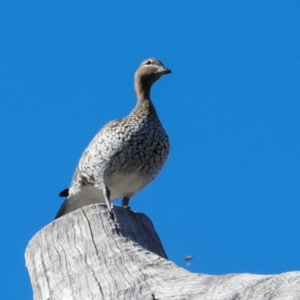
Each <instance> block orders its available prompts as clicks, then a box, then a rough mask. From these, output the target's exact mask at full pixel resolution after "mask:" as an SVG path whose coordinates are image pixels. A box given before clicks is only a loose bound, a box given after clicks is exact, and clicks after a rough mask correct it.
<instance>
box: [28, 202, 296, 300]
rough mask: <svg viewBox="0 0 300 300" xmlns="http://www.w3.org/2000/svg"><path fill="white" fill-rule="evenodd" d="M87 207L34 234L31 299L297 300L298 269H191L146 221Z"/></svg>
mask: <svg viewBox="0 0 300 300" xmlns="http://www.w3.org/2000/svg"><path fill="white" fill-rule="evenodd" d="M113 211H114V218H112V217H111V215H110V213H109V211H108V210H107V208H106V206H105V205H101V204H96V205H91V206H86V207H84V208H82V209H79V210H76V211H75V212H72V213H70V214H67V215H66V216H63V217H61V218H59V219H57V220H55V221H54V222H52V223H51V224H49V225H47V226H46V227H45V228H43V229H42V230H41V231H39V232H38V233H37V234H36V235H35V236H34V237H33V238H32V239H31V241H30V242H29V245H28V247H27V249H26V253H25V260H26V266H27V268H28V271H29V275H30V279H31V283H32V287H33V294H34V299H35V300H46V299H47V300H77V299H78V300H88V299H124V300H127V299H128V300H133V299H138V300H139V299H141V300H147V299H149V300H151V299H158V300H164V299H166V300H167V299H176V300H177V299H178V300H185V299H209V300H218V299H224V300H225V299H226V300H229V299H230V300H234V299H272V300H279V299H280V300H291V299H300V272H288V273H283V274H279V275H255V274H228V275H222V276H213V275H205V274H194V273H190V272H188V271H186V270H184V269H182V268H180V267H178V266H177V265H175V264H174V263H172V262H171V261H169V260H168V259H167V256H166V253H165V251H164V249H163V246H162V244H161V241H160V239H159V237H158V235H157V233H156V232H155V229H154V227H153V224H152V222H151V221H150V219H149V218H148V217H147V216H145V215H144V214H141V213H136V212H132V211H129V210H127V209H124V208H122V207H118V206H114V209H113Z"/></svg>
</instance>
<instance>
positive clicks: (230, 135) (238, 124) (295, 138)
mask: <svg viewBox="0 0 300 300" xmlns="http://www.w3.org/2000/svg"><path fill="white" fill-rule="evenodd" d="M183 2H184V1H181V3H179V1H177V2H175V1H173V2H171V1H156V0H153V1H143V2H141V1H131V2H126V3H125V2H123V3H122V4H116V3H108V2H103V3H100V1H89V2H88V3H87V1H72V2H71V1H65V2H64V3H62V1H51V2H50V1H48V2H46V1H39V2H38V1H4V2H3V3H2V9H1V12H0V24H1V26H0V40H1V55H0V66H1V73H0V76H1V79H0V89H1V102H0V112H1V118H0V128H1V135H0V141H1V169H2V170H1V172H0V180H1V182H2V192H3V194H2V208H1V210H0V220H1V235H0V238H1V240H0V241H1V245H2V246H1V247H0V265H1V266H2V272H1V275H0V285H1V290H0V298H1V299H7V298H8V297H9V299H31V298H32V291H31V285H30V282H29V277H28V274H27V270H26V268H25V263H24V251H25V248H26V246H27V243H28V242H29V240H30V238H31V237H32V236H33V235H34V234H35V233H36V232H37V231H39V230H40V229H42V228H43V227H44V226H45V225H47V224H49V223H50V222H51V221H52V220H53V217H54V216H55V214H56V212H57V210H58V209H59V207H60V205H61V203H62V199H61V198H59V197H58V193H59V192H60V191H61V190H62V189H64V188H66V187H68V185H69V183H70V181H71V178H72V175H73V172H74V170H75V167H76V165H77V162H78V159H79V157H80V155H81V153H82V151H83V150H84V149H85V147H86V146H87V144H88V143H89V141H90V140H91V138H92V137H93V136H94V134H95V133H96V132H97V131H98V129H99V128H100V127H101V126H103V125H104V124H105V123H107V122H108V121H110V120H112V119H115V118H120V117H123V116H126V115H127V114H128V113H129V111H130V110H131V109H132V107H133V106H134V105H135V95H134V92H133V73H134V71H135V70H136V68H137V66H138V65H139V64H140V62H141V61H142V60H144V59H145V58H148V57H157V58H159V59H160V60H162V61H163V63H164V64H165V65H166V66H167V67H169V68H170V69H171V70H172V71H173V73H172V74H171V75H168V76H165V77H163V78H162V79H161V80H160V81H159V82H157V83H156V84H155V86H154V88H153V92H152V100H153V102H154V104H155V106H156V108H157V110H158V113H159V115H160V118H161V120H162V123H163V124H164V127H165V128H166V130H167V132H168V134H169V137H170V140H171V147H172V149H171V154H170V156H169V159H168V162H167V164H166V165H165V167H164V169H163V171H162V172H161V173H160V175H159V176H158V177H157V179H156V180H155V181H154V182H153V183H152V184H151V185H149V186H148V187H147V188H145V189H144V190H143V191H141V192H140V193H139V194H138V195H136V196H135V197H134V198H133V199H132V200H131V207H132V209H133V210H135V211H139V212H143V213H145V214H146V215H148V216H149V217H150V218H151V220H152V221H153V223H154V225H155V228H156V230H157V232H158V234H159V235H160V238H161V240H162V242H163V245H164V247H165V250H166V252H167V254H168V256H169V258H170V259H171V260H172V261H174V262H175V263H177V264H178V265H180V266H183V267H186V268H188V269H189V270H190V271H192V272H198V273H208V274H214V275H217V274H226V273H239V272H247V273H260V274H274V273H280V272H286V271H293V270H300V239H299V228H300V218H299V212H300V201H299V196H300V188H299V179H300V177H299V170H300V158H299V152H300V149H299V148H300V139H299V138H300V136H299V135H300V134H299V132H300V118H299V114H300V103H299V100H300V88H299V87H300V79H299V78H300V60H299V53H300V38H299V36H300V19H299V15H300V3H299V1H272V2H270V1H238V3H237V1H225V2H224V1H189V2H188V4H183ZM250 2H251V3H250ZM188 254H190V255H193V257H194V259H193V260H192V262H191V265H190V266H186V265H185V263H184V260H183V258H184V256H185V255H188ZM8 295H9V296H8Z"/></svg>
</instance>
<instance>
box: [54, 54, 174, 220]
mask: <svg viewBox="0 0 300 300" xmlns="http://www.w3.org/2000/svg"><path fill="white" fill-rule="evenodd" d="M170 73H171V70H170V69H168V68H167V67H165V66H164V64H163V63H162V62H161V61H160V60H158V59H155V58H148V59H146V60H144V61H143V62H142V63H141V64H140V66H139V67H138V69H137V71H136V72H135V74H134V90H135V94H136V105H135V106H134V108H133V109H132V111H131V112H130V113H129V115H128V116H126V117H125V118H123V119H117V120H113V121H111V122H109V123H108V124H106V125H105V126H103V127H102V128H101V129H100V130H99V132H98V133H97V134H96V135H95V137H94V138H93V139H92V141H91V142H90V144H89V145H88V147H87V148H86V149H85V151H84V152H83V154H82V156H81V157H80V160H79V163H78V165H77V168H76V170H75V173H74V175H73V179H72V181H71V185H70V187H69V188H67V189H65V190H63V191H62V192H61V193H60V194H59V196H61V197H66V199H65V201H64V202H63V204H62V205H61V207H60V209H59V211H58V212H57V214H56V216H55V219H57V218H59V217H62V216H63V215H66V214H68V213H70V212H72V211H75V210H77V209H79V208H82V207H84V206H86V205H91V204H96V203H105V204H106V205H107V207H108V209H109V211H111V209H112V206H111V201H113V200H116V199H118V198H122V202H121V205H122V206H123V207H125V208H129V201H130V199H131V198H132V197H133V196H134V195H136V194H137V193H138V192H139V191H140V190H141V189H143V188H144V187H146V186H147V185H148V184H149V183H150V182H152V181H153V180H154V179H155V177H156V176H157V175H158V173H159V172H160V171H161V169H162V168H163V166H164V164H165V162H166V160H167V158H168V155H169V152H170V141H169V137H168V135H167V133H166V131H165V129H164V127H163V125H162V123H161V121H160V119H159V116H158V114H157V111H156V109H155V106H154V104H153V102H152V100H151V97H150V92H151V88H152V86H153V84H154V83H155V82H156V81H157V80H158V79H159V78H161V77H162V76H163V75H166V74H170Z"/></svg>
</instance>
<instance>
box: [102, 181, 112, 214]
mask: <svg viewBox="0 0 300 300" xmlns="http://www.w3.org/2000/svg"><path fill="white" fill-rule="evenodd" d="M103 195H104V199H105V203H106V205H107V208H108V210H109V211H111V204H110V190H109V188H108V187H106V186H104V188H103Z"/></svg>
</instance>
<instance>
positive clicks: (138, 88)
mask: <svg viewBox="0 0 300 300" xmlns="http://www.w3.org/2000/svg"><path fill="white" fill-rule="evenodd" d="M134 90H135V93H136V96H137V100H138V102H143V101H149V100H150V101H151V99H150V91H151V85H149V84H145V83H141V82H139V81H136V82H135V85H134Z"/></svg>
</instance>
